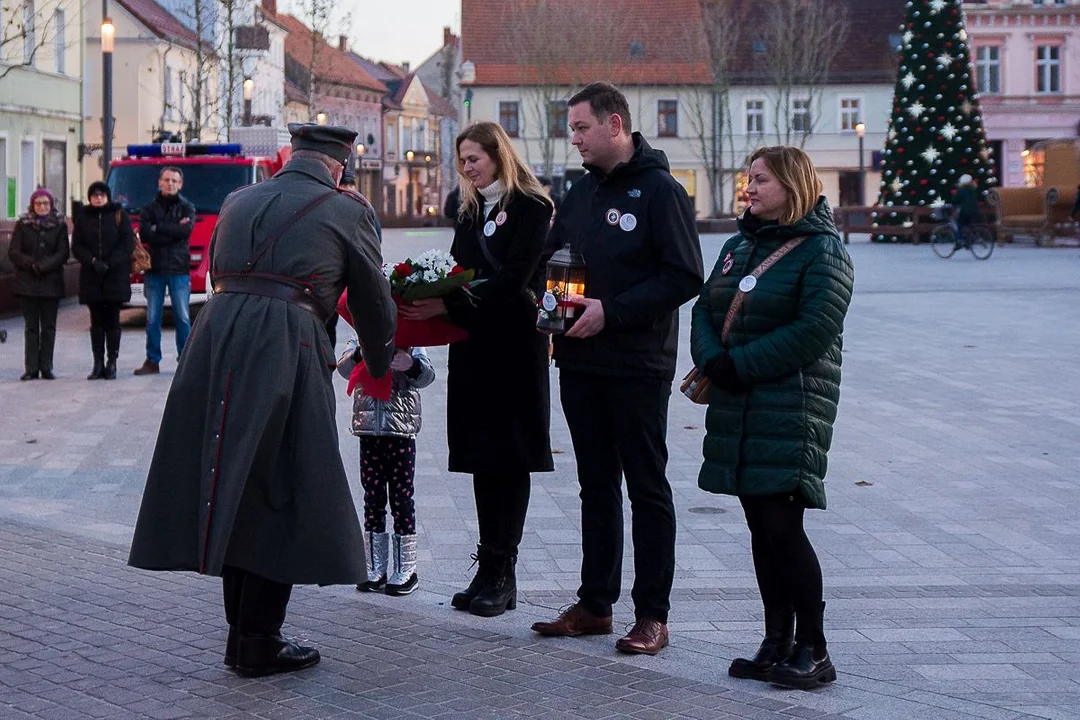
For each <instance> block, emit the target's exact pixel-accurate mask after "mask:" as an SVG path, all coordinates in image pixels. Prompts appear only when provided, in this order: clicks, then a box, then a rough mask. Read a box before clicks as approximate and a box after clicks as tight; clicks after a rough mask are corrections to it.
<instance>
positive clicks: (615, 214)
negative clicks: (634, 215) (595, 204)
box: [604, 208, 622, 225]
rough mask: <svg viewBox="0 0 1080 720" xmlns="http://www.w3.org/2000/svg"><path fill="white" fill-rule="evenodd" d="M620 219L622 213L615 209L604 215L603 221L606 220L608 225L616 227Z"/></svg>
mask: <svg viewBox="0 0 1080 720" xmlns="http://www.w3.org/2000/svg"><path fill="white" fill-rule="evenodd" d="M621 218H622V213H621V212H619V211H618V210H616V209H615V208H611V209H610V210H608V211H607V212H606V213H604V219H605V220H607V224H608V225H618V224H619V220H620V219H621Z"/></svg>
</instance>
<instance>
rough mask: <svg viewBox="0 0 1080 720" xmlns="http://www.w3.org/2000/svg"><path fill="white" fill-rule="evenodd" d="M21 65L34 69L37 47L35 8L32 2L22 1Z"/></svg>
mask: <svg viewBox="0 0 1080 720" xmlns="http://www.w3.org/2000/svg"><path fill="white" fill-rule="evenodd" d="M22 11H23V65H29V66H30V67H34V62H35V57H34V56H35V52H34V51H35V50H36V47H35V46H36V45H37V8H35V7H34V0H23V4H22Z"/></svg>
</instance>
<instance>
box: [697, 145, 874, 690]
mask: <svg viewBox="0 0 1080 720" xmlns="http://www.w3.org/2000/svg"><path fill="white" fill-rule="evenodd" d="M749 179H750V181H749V185H748V186H747V193H748V195H749V198H750V207H749V209H748V210H747V212H746V213H745V214H744V215H743V216H742V217H741V218H740V219H739V234H738V235H735V236H734V237H732V238H731V239H730V240H728V241H727V242H726V243H725V244H724V247H723V249H722V250H721V251H720V257H719V259H718V260H717V262H716V266H715V267H714V268H713V271H712V275H710V277H709V280H708V282H707V283H705V285H704V287H703V288H702V290H701V295H700V297H699V298H698V301H697V303H696V304H695V305H694V309H693V321H692V326H691V330H690V342H691V354H692V356H693V359H694V364H695V365H696V366H697V367H698V368H701V369H702V370H704V372H705V374H706V375H707V376H708V378H709V379H710V381H711V382H712V387H711V390H710V395H709V408H708V410H707V411H706V414H705V431H706V435H705V443H704V457H705V462H704V464H703V465H702V467H701V473H700V475H699V476H698V484H699V485H700V486H701V488H702V489H703V490H706V491H708V492H713V493H723V494H726V495H735V496H737V497H738V498H739V501H740V502H741V504H742V506H743V511H744V512H745V514H746V522H747V525H748V526H749V527H750V537H751V547H752V549H753V557H754V571H755V573H756V575H757V580H758V589H759V590H760V592H761V600H762V604H763V605H764V606H765V640H764V642H763V643H762V644H761V647H760V649H759V650H758V652H757V654H756V655H755V656H754V657H753V658H750V659H746V658H737V659H736V660H735V661H734V662H733V663H732V664H731V667H730V669H729V671H728V672H729V673H730V674H731V675H733V676H734V677H741V678H751V679H756V680H769V681H770V682H773V683H776V684H778V685H783V686H786V687H796V688H808V687H813V686H816V685H817V684H819V683H822V682H831V681H833V680H835V679H836V670H835V669H833V665H832V662H831V661H830V660H829V654H828V651H827V649H826V644H825V631H824V627H823V613H824V603H822V600H821V598H822V588H821V566H820V565H819V564H818V559H817V555H816V554H815V553H814V548H813V546H812V545H811V544H810V540H809V539H808V538H807V536H806V532H805V531H804V530H803V512H804V510H805V509H806V508H821V509H824V508H825V484H824V479H825V471H826V466H827V461H826V456H827V454H828V451H829V445H830V444H831V441H832V427H833V421H834V420H835V418H836V406H837V403H838V402H839V399H840V351H841V347H842V339H841V337H842V335H841V334H842V332H843V329H844V316H845V315H846V314H847V309H848V302H849V301H850V300H851V292H852V287H853V285H854V270H853V269H852V265H851V259H850V258H849V257H848V254H847V251H846V250H845V249H844V245H843V243H842V242H841V240H840V234H839V232H838V231H837V229H836V225H835V224H834V222H833V218H832V213H831V212H830V210H829V204H828V201H826V200H825V198H824V197H822V196H821V191H822V184H821V180H820V179H819V178H818V175H817V171H816V170H815V169H814V166H813V164H812V163H811V162H810V158H809V157H808V156H807V155H806V153H804V152H803V151H802V150H799V149H798V148H793V147H785V146H777V147H768V148H762V149H760V150H758V151H756V152H755V153H754V154H753V155H751V156H750V171H749ZM798 238H801V240H799V241H797V240H796V239H798ZM781 248H784V251H783V252H785V253H786V254H782V253H780V250H781ZM766 259H772V260H773V262H772V263H769V267H767V268H765V269H766V270H767V272H760V273H757V275H755V272H756V270H758V269H760V268H761V267H764V266H762V263H764V262H765V261H766ZM739 294H741V295H742V299H741V300H740V301H739V302H740V303H741V305H739V306H737V307H736V312H735V314H734V315H733V316H732V319H731V321H730V325H729V328H728V333H727V334H726V337H725V332H724V327H725V325H726V324H727V323H728V321H727V318H728V316H729V312H730V308H731V306H732V303H733V301H734V299H735V298H736V296H737V295H739Z"/></svg>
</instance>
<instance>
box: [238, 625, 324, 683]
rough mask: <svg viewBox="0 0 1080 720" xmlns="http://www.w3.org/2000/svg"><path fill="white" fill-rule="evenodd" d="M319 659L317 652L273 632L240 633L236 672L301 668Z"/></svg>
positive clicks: (254, 673)
mask: <svg viewBox="0 0 1080 720" xmlns="http://www.w3.org/2000/svg"><path fill="white" fill-rule="evenodd" d="M318 662H319V651H318V650H316V649H315V648H312V647H303V646H302V645H297V644H296V643H294V642H292V641H290V640H286V639H285V638H283V637H281V634H280V633H275V634H274V635H241V636H240V641H239V642H238V643H237V653H236V672H237V674H238V675H241V676H243V677H262V676H263V675H273V674H275V673H285V672H292V671H294V670H303V669H304V668H307V667H311V666H312V665H315V664H316V663H318Z"/></svg>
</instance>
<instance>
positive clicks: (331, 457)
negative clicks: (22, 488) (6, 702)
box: [128, 124, 396, 676]
mask: <svg viewBox="0 0 1080 720" xmlns="http://www.w3.org/2000/svg"><path fill="white" fill-rule="evenodd" d="M289 129H290V132H292V135H293V138H292V144H293V154H292V158H291V160H290V161H289V164H288V165H287V166H286V167H285V168H284V169H283V170H282V171H281V172H279V173H278V174H277V175H275V176H274V177H273V178H271V179H269V180H266V181H264V182H261V183H258V184H256V185H251V186H248V187H245V188H241V189H240V190H237V191H236V192H234V193H233V194H231V195H230V196H229V197H228V198H226V200H225V203H224V206H223V207H222V209H221V216H220V218H219V219H218V224H217V227H216V228H215V230H214V236H213V238H212V239H211V244H210V273H211V278H212V280H213V283H214V295H213V296H212V297H211V298H210V300H209V301H208V302H207V304H206V306H205V307H204V308H203V310H202V313H201V314H200V316H199V322H198V323H197V325H196V327H195V332H194V333H193V334H192V336H191V342H190V343H189V346H188V347H187V349H185V350H184V354H183V356H182V358H181V360H180V366H179V368H178V369H177V372H176V377H175V378H174V380H173V382H172V386H171V388H170V390H169V397H168V399H167V401H166V404H165V414H164V416H163V417H162V421H161V429H160V431H159V434H158V442H157V446H156V448H155V450H154V458H153V460H152V461H151V463H150V472H149V475H148V477H147V481H146V490H145V492H144V493H143V500H142V507H141V509H140V511H139V520H138V523H137V524H136V527H135V537H134V539H133V541H132V546H131V556H130V558H129V560H128V562H129V563H130V564H131V565H133V566H135V567H139V568H144V569H147V570H192V571H196V572H199V573H203V574H207V575H215V576H220V577H221V579H222V585H223V588H224V599H225V618H226V620H227V621H228V624H229V636H228V640H227V642H226V646H225V663H226V665H230V666H235V667H236V669H237V672H239V673H241V674H243V675H245V676H256V675H265V674H269V673H275V672H287V671H290V670H296V669H299V668H302V667H308V666H309V665H313V664H314V663H316V662H318V660H319V653H318V651H316V650H315V649H313V648H305V647H301V646H299V645H297V644H295V643H292V642H289V641H287V640H285V639H283V638H282V636H281V633H280V629H281V625H282V623H283V622H284V620H285V610H286V606H287V604H288V601H289V596H290V593H291V591H292V586H293V585H294V584H318V585H335V584H349V585H356V584H357V583H360V582H363V581H364V580H366V577H367V574H366V570H365V559H364V547H363V540H362V533H361V529H360V524H359V522H358V521H357V517H356V509H355V506H354V505H353V500H352V495H351V493H350V491H349V483H348V479H347V477H346V475H345V469H344V467H343V466H342V463H341V456H340V454H339V450H338V436H337V423H336V421H335V417H334V388H333V384H332V373H333V369H334V366H335V364H334V353H333V348H332V347H331V346H330V341H329V339H328V338H327V335H326V320H327V318H329V316H330V313H331V312H333V309H334V308H335V307H336V305H337V300H338V298H339V297H340V296H341V293H342V291H343V290H345V289H346V288H348V291H349V299H348V304H349V310H350V311H351V313H352V317H353V318H354V321H355V322H354V327H355V329H356V331H357V335H358V336H359V342H360V346H361V348H362V353H363V357H364V360H365V362H366V363H367V366H368V369H369V370H370V371H371V373H372V374H373V375H374V376H376V377H381V376H383V375H385V374H386V372H387V371H388V370H389V368H390V361H391V359H392V357H393V354H394V347H393V345H392V339H393V336H394V328H395V324H396V323H395V317H396V316H395V309H394V304H393V301H392V300H391V298H390V287H389V284H388V283H387V281H386V278H385V277H384V276H383V274H382V252H381V250H380V247H379V238H378V234H377V233H376V232H375V223H374V220H373V216H374V214H373V212H372V210H371V207H370V206H369V205H368V204H367V202H366V201H365V200H363V198H361V197H360V196H359V195H357V194H356V193H351V192H346V191H341V190H339V189H338V188H337V182H338V178H339V176H340V173H341V167H342V164H343V163H344V162H345V160H346V158H347V157H348V153H349V148H350V147H351V144H352V141H353V139H354V137H355V133H354V132H352V131H350V130H347V129H345V128H340V127H330V126H318V125H314V124H305V125H295V124H294V125H290V127H289Z"/></svg>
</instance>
